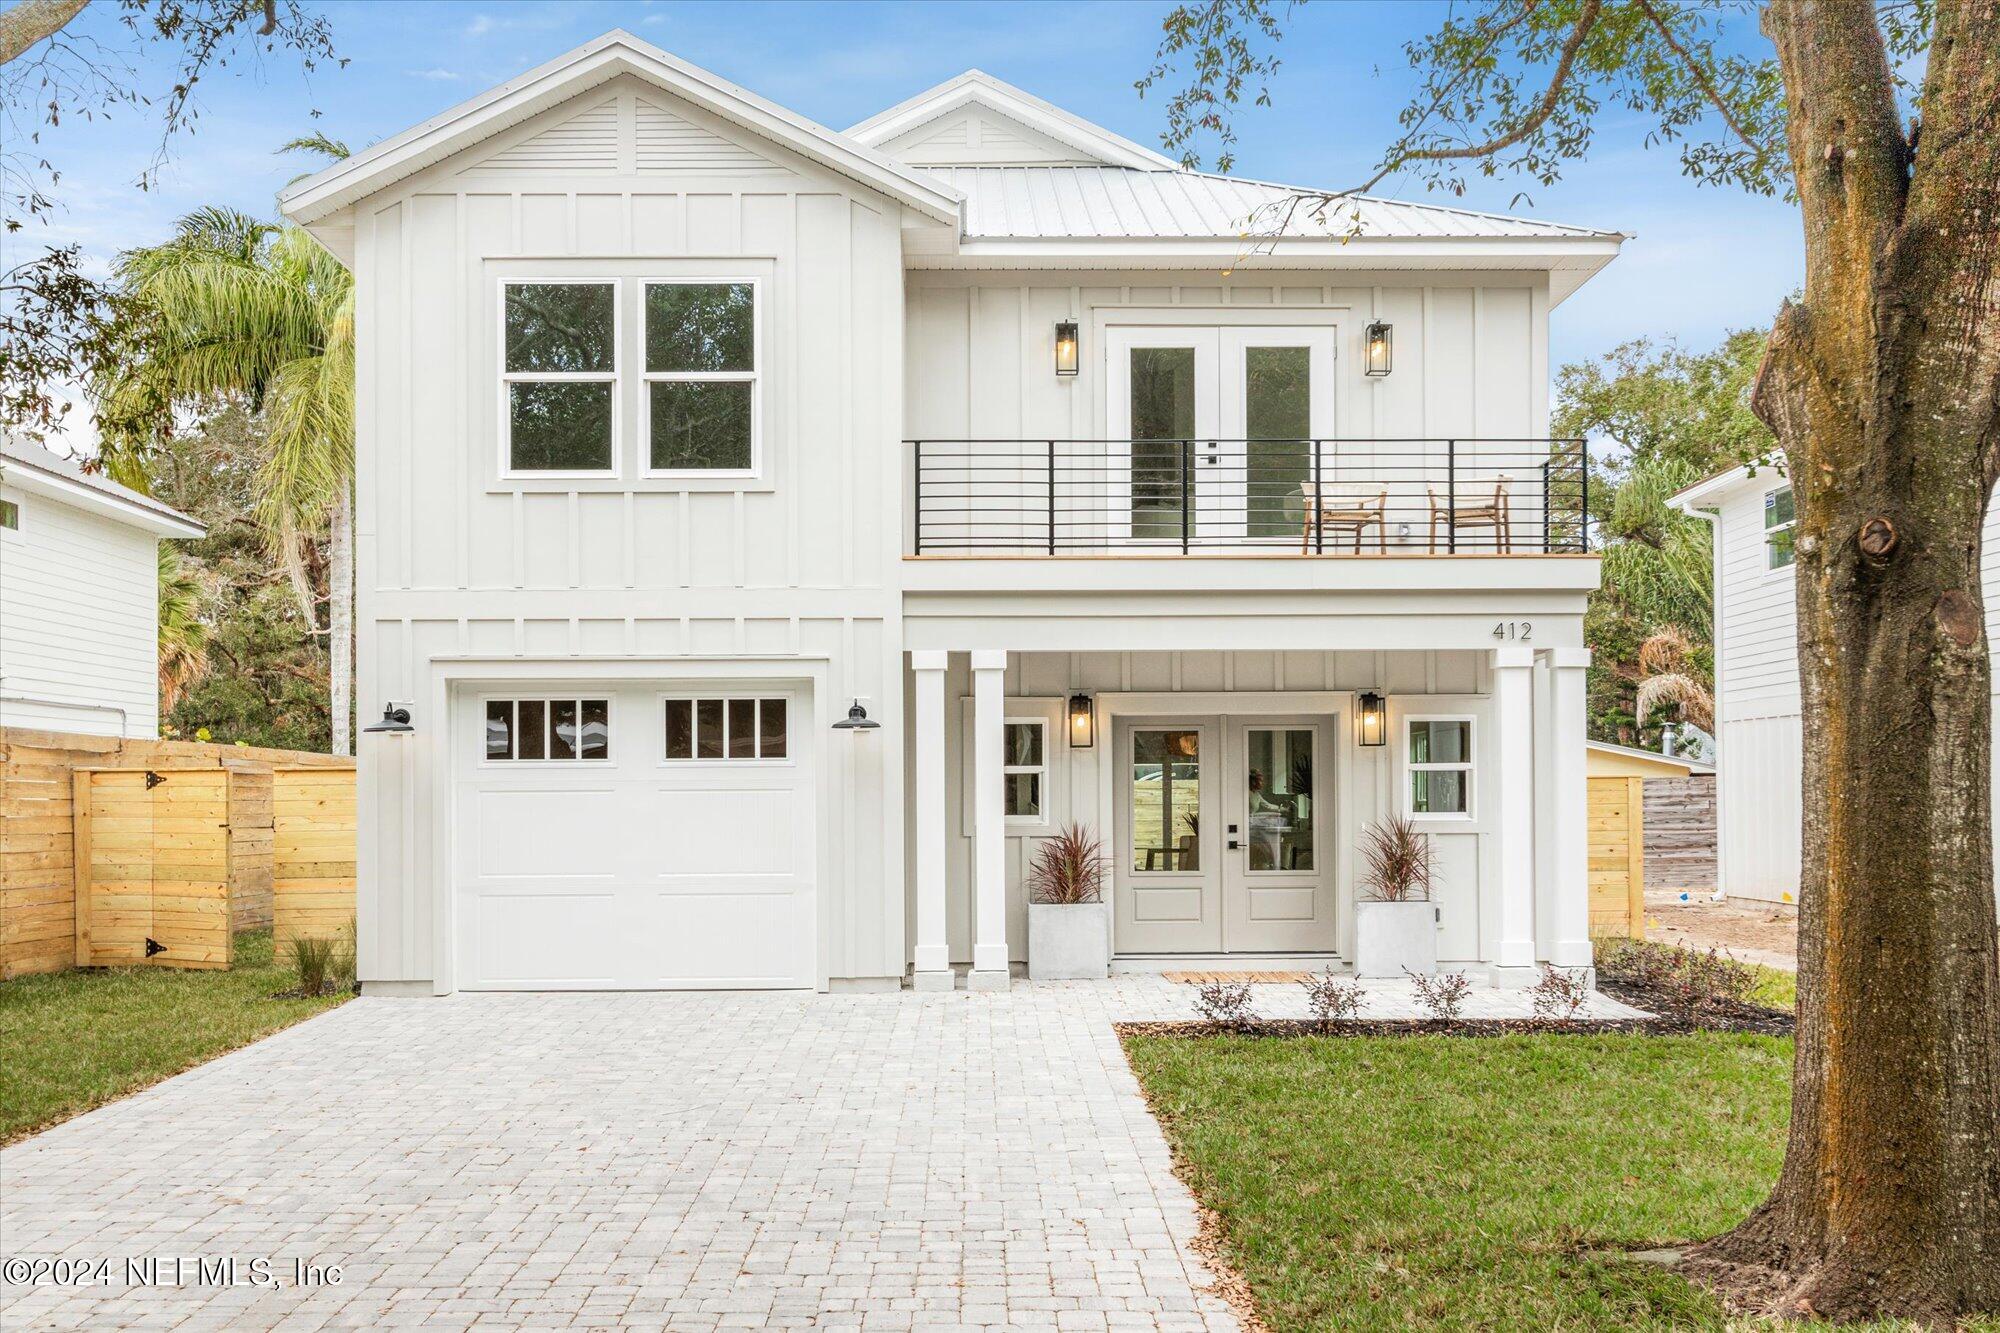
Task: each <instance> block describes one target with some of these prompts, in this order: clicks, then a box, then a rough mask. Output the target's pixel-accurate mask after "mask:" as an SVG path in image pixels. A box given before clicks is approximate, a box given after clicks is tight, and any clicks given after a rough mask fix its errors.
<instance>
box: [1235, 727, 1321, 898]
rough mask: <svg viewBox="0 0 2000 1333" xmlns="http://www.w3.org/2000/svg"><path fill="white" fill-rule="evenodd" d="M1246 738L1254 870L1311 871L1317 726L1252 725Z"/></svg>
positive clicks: (1247, 823)
mask: <svg viewBox="0 0 2000 1333" xmlns="http://www.w3.org/2000/svg"><path fill="white" fill-rule="evenodd" d="M1245 741H1246V747H1245V748H1246V750H1247V751H1248V754H1247V764H1248V772H1247V773H1246V775H1245V783H1244V787H1245V809H1244V811H1243V815H1244V827H1245V828H1246V829H1247V830H1248V833H1249V838H1248V841H1247V843H1246V844H1245V845H1246V847H1247V849H1248V851H1249V869H1250V870H1251V871H1252V872H1256V871H1260V870H1276V871H1296V870H1312V869H1313V868H1314V865H1313V733H1312V729H1311V728H1310V727H1252V728H1251V729H1250V730H1249V731H1248V732H1247V733H1246V734H1245Z"/></svg>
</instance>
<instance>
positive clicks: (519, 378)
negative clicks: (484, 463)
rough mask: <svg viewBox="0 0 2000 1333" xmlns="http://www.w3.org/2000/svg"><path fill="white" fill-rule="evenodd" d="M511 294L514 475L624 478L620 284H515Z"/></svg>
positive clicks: (509, 442)
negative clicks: (619, 408) (619, 418)
mask: <svg viewBox="0 0 2000 1333" xmlns="http://www.w3.org/2000/svg"><path fill="white" fill-rule="evenodd" d="M504 293H505V301H504V304H505V306H506V310H505V315H504V320H505V325H506V336H505V338H504V344H505V346H504V348H503V350H502V362H501V378H502V380H504V381H505V383H504V385H503V386H502V388H503V390H504V392H505V394H506V402H505V408H504V415H505V435H506V450H507V454H506V456H507V467H508V470H509V471H510V472H514V473H549V474H556V475H596V476H611V475H616V473H617V470H618V464H617V453H616V444H615V440H616V427H615V419H616V415H617V413H616V408H615V403H616V400H617V396H618V287H617V284H616V283H612V282H510V283H507V284H506V285H505V287H504Z"/></svg>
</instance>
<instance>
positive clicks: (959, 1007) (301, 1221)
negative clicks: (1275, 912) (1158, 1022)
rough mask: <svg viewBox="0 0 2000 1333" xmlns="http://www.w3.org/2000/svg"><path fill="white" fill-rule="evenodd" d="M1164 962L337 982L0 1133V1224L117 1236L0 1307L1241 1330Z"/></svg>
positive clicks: (31, 1313)
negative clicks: (1151, 1088)
mask: <svg viewBox="0 0 2000 1333" xmlns="http://www.w3.org/2000/svg"><path fill="white" fill-rule="evenodd" d="M1134 985H1138V986H1139V989H1138V991H1136V992H1135V990H1134ZM1180 989H1181V991H1182V992H1183V993H1184V991H1185V988H1180ZM1164 991H1165V988H1164V987H1163V986H1161V984H1160V983H1157V982H1149V983H1132V984H1127V985H1119V984H1116V983H1114V984H1111V985H1106V986H1091V985H1086V984H1072V985H1067V986H1056V987H1046V986H1045V987H1025V986H1023V987H1017V988H1016V989H1015V990H1014V991H1012V992H1009V993H1006V994H999V995H992V994H966V993H963V992H961V993H958V994H952V995H922V996H919V995H915V994H909V993H905V994H901V995H872V996H812V995H787V996H778V995H743V996H717V995H646V994H625V995H492V996H457V997H453V998H449V999H439V1000H375V999H362V1000H356V1001H354V1002H352V1003H350V1004H348V1005H345V1006H343V1007H342V1008H340V1009H338V1010H335V1011H333V1012H332V1013H329V1014H327V1015H324V1016H322V1017H320V1018H316V1019H313V1020H311V1021H309V1022H306V1023H304V1024H301V1025H300V1026H298V1027H295V1028H292V1029H289V1030H288V1031H286V1032H283V1033H281V1034H279V1035H278V1036H275V1037H272V1038H270V1039H268V1040H266V1041H263V1042H260V1043H258V1044H257V1045H255V1046H252V1047H249V1048H247V1049H245V1050H242V1051H239V1052H236V1053H235V1054H232V1055H228V1056H225V1057H223V1058H222V1059H219V1060H216V1061H214V1062H213V1063H211V1064H208V1065H205V1066H203V1067H202V1068H200V1069H197V1070H195V1071H193V1072H191V1073H188V1074H185V1075H182V1076H181V1077H179V1078H176V1079H172V1080H170V1081H169V1082H167V1083H164V1084H161V1085H160V1086H158V1087H155V1088H153V1089H151V1090H149V1091H147V1092H144V1093H141V1094H139V1095H138V1096H135V1097H132V1098H129V1099H127V1100H125V1101H122V1102H119V1103H116V1104H115V1105H112V1106H109V1107H106V1108H104V1109H102V1110H99V1111H96V1112H93V1113H92V1114H90V1115H87V1116H84V1117H82V1118H80V1119H77V1120H73V1121H70V1122H69V1123H67V1124H64V1125H60V1126H58V1127H56V1128H55V1129H52V1130H50V1131H48V1132H47V1133H45V1134H42V1135H39V1136H38V1137H36V1138H33V1139H30V1140H27V1141H25V1142H23V1143H21V1144H18V1145H16V1146H14V1147H11V1148H8V1149H6V1150H5V1151H4V1152H0V1252H4V1253H5V1254H7V1255H9V1256H22V1255H51V1256H55V1255H59V1256H67V1257H71V1258H81V1257H92V1258H95V1257H100V1256H102V1257H108V1258H110V1259H112V1260H113V1261H114V1271H113V1273H112V1281H111V1284H110V1285H109V1286H91V1287H88V1288H85V1289H78V1290H65V1289H59V1288H56V1287H51V1286H39V1287H32V1288H25V1289H24V1288H21V1287H7V1288H0V1302H4V1304H0V1323H4V1324H5V1325H6V1326H7V1327H8V1328H29V1327H34V1328H56V1327H73V1326H87V1327H91V1328H102V1327H120V1326H131V1327H148V1328H170V1327H184V1328H208V1327H249V1328H265V1327H283V1328H287V1329H292V1328H297V1329H311V1328H319V1327H334V1328H352V1327H365V1328H374V1327H388V1326H398V1325H409V1326H415V1325H418V1324H421V1325H424V1326H426V1327H466V1326H477V1327H482V1328H484V1327H571V1326H582V1327H601V1326H621V1325H624V1326H640V1327H655V1328H666V1327H670V1328H674V1329H683V1328H685V1329H705V1328H713V1327H725V1328H736V1327H751V1328H762V1327H775V1328H856V1327H860V1328H932V1327H950V1328H959V1327H976V1326H981V1325H1011V1326H1018V1327H1029V1328H1060V1329H1072V1328H1075V1329H1091V1328H1155V1327H1157V1328H1169V1329H1200V1328H1233V1327H1234V1326H1235V1325H1234V1322H1233V1321H1232V1320H1231V1318H1230V1316H1229V1314H1228V1311H1227V1309H1226V1307H1225V1306H1224V1305H1223V1304H1222V1303H1221V1302H1220V1301H1219V1300H1218V1299H1216V1298H1215V1297H1214V1296H1212V1295H1210V1294H1208V1293H1207V1292H1206V1290H1205V1288H1206V1285H1207V1283H1208V1281H1209V1279H1208V1275H1207V1274H1206V1272H1205V1270H1204V1269H1203V1268H1202V1266H1201V1263H1200V1261H1199V1260H1198V1259H1197V1258H1196V1257H1195V1256H1194V1255H1193V1254H1192V1253H1191V1252H1190V1250H1189V1243H1190V1241H1191V1240H1192V1239H1193V1237H1194V1234H1195V1225H1196V1223H1195V1212H1194V1206H1193V1203H1192V1201H1191V1199H1190V1198H1189V1196H1188V1194H1187V1192H1186V1190H1185V1189H1183V1188H1182V1186H1181V1185H1180V1183H1179V1182H1178V1181H1177V1180H1176V1179H1175V1178H1174V1176H1173V1173H1172V1169H1171V1165H1170V1162H1169V1159H1168V1153H1167V1147H1166V1143H1165V1141H1164V1140H1163V1139H1162V1138H1161V1135H1160V1131H1159V1129H1158V1127H1157V1126H1156V1125H1155V1124H1154V1122H1153V1120H1152V1119H1151V1117H1150V1116H1149V1115H1148V1113H1147V1111H1146V1108H1145V1105H1144V1104H1143V1102H1142V1101H1141V1100H1140V1097H1139V1093H1138V1088H1137V1085H1136V1084H1135V1082H1134V1080H1133V1078H1132V1075H1131V1073H1130V1071H1129V1070H1128V1069H1127V1067H1126V1065H1125V1061H1124V1057H1123V1055H1122V1053H1121V1052H1120V1051H1119V1048H1118V1044H1117V1039H1116V1036H1115V1034H1114V1033H1113V1032H1112V1030H1111V1020H1112V1018H1113V1016H1114V1013H1115V1012H1116V1011H1117V1010H1118V1007H1119V1006H1120V1005H1128V1006H1129V1005H1130V1003H1131V1002H1132V1001H1133V1000H1134V998H1135V997H1136V996H1145V997H1150V998H1152V999H1158V998H1160V997H1161V996H1162V995H1163V994H1164ZM1175 999H1176V1000H1178V999H1179V997H1178V996H1176V997H1175ZM1141 1007H1145V1006H1143V1005H1142V1006H1141ZM1128 1011H1129V1010H1128ZM147 1255H152V1256H159V1257H161V1258H162V1259H163V1260H170V1259H171V1258H172V1257H173V1256H182V1257H184V1258H186V1259H188V1260H190V1261H192V1260H194V1259H196V1258H197V1257H210V1258H213V1257H217V1256H234V1257H236V1258H237V1259H238V1261H239V1270H238V1275H239V1281H241V1282H244V1283H247V1282H248V1279H249V1274H248V1271H247V1265H248V1264H249V1262H250V1261H251V1260H252V1259H256V1258H269V1259H271V1260H273V1261H274V1270H275V1273H276V1275H277V1276H278V1277H279V1278H280V1279H281V1281H282V1282H283V1283H284V1285H281V1286H280V1287H278V1288H276V1289H262V1288H258V1287H255V1286H251V1285H238V1286H214V1285H203V1284H201V1283H199V1282H198V1281H195V1280H194V1274H193V1272H192V1270H189V1272H188V1274H187V1275H186V1276H187V1279H188V1280H187V1281H186V1283H185V1285H181V1286H178V1287H173V1286H152V1287H147V1286H138V1287H134V1286H130V1285H128V1284H127V1280H126V1276H125V1274H124V1271H123V1269H122V1264H123V1262H124V1260H125V1259H126V1258H128V1257H137V1256H147ZM295 1258H303V1259H308V1260H311V1261H313V1262H315V1263H318V1264H322V1265H325V1264H337V1265H339V1266H340V1268H341V1269H342V1276H341V1281H340V1284H339V1285H338V1286H320V1287H316V1288H310V1289H302V1288H296V1287H293V1286H291V1285H290V1277H291V1267H290V1265H291V1262H292V1260H293V1259H295Z"/></svg>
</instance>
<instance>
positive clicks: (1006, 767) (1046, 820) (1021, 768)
mask: <svg viewBox="0 0 2000 1333" xmlns="http://www.w3.org/2000/svg"><path fill="white" fill-rule="evenodd" d="M1001 727H1002V730H1001V733H1000V758H1001V760H1002V763H1001V765H1000V773H1001V797H1000V799H1001V802H1002V808H1003V809H1004V808H1005V802H1006V799H1007V798H1006V779H1007V778H1009V777H1012V776H1014V775H1015V774H1018V773H1033V774H1036V775H1038V776H1039V777H1040V778H1041V782H1040V784H1039V786H1038V790H1039V791H1040V792H1041V794H1042V808H1041V812H1040V813H1039V814H1033V815H1008V816H1007V817H1006V819H1007V827H1008V828H1047V827H1049V825H1050V824H1051V823H1052V822H1053V821H1052V820H1051V819H1050V817H1049V816H1050V807H1051V806H1052V805H1053V804H1054V803H1055V795H1054V793H1053V792H1052V791H1051V790H1050V784H1051V782H1052V781H1053V777H1052V772H1051V770H1052V769H1053V768H1054V765H1053V764H1052V763H1050V754H1049V746H1050V744H1051V743H1052V742H1051V736H1052V735H1053V732H1052V729H1051V728H1050V726H1049V720H1048V718H1046V717H1043V716H1040V715H1034V716H1028V717H1017V716H1012V715H1009V716H1008V717H1005V718H1003V719H1002V720H1001ZM1007 727H1033V728H1035V730H1037V731H1039V732H1041V733H1042V746H1041V749H1042V762H1041V763H1039V764H1009V763H1006V762H1005V760H1006V757H1007V733H1006V731H1005V728H1007Z"/></svg>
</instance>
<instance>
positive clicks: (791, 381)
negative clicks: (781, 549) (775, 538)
mask: <svg viewBox="0 0 2000 1333" xmlns="http://www.w3.org/2000/svg"><path fill="white" fill-rule="evenodd" d="M786 199H787V200H788V201H789V203H790V207H789V208H787V209H786V211H785V229H786V236H785V254H784V257H783V258H782V259H781V260H780V261H779V264H778V273H777V278H776V280H775V281H774V282H772V284H771V302H772V308H771V310H770V311H769V312H767V313H768V314H769V315H770V316H771V317H772V318H774V319H775V318H778V317H779V314H780V312H781V311H782V315H783V320H784V324H783V328H784V331H785V336H784V344H785V355H784V360H783V362H782V363H781V364H780V365H777V366H773V367H772V368H771V369H772V373H773V374H774V375H776V376H777V377H778V382H779V383H780V384H782V385H783V386H784V389H783V397H784V418H783V422H782V426H783V428H782V430H774V431H769V432H767V433H766V435H765V443H766V445H767V446H768V447H769V448H770V453H769V455H768V456H767V458H766V460H765V461H766V462H767V463H768V464H769V465H770V468H771V481H772V484H773V485H775V486H777V487H778V488H779V489H780V490H782V491H783V493H784V496H785V531H784V535H783V537H782V538H781V539H780V540H782V541H783V542H784V543H785V559H784V570H785V585H786V586H787V587H791V588H796V587H798V586H799V487H798V486H797V485H796V484H794V482H795V478H797V477H799V476H801V475H802V471H801V468H800V461H801V460H800V458H799V455H800V453H801V451H802V449H803V445H802V443H801V441H803V440H804V438H805V427H804V424H803V422H802V421H801V420H800V417H799V292H798V273H799V196H798V191H796V190H794V191H792V192H791V193H789V194H788V195H786ZM781 446H782V447H781ZM898 503H899V504H900V503H901V497H900V496H899V497H898Z"/></svg>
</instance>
